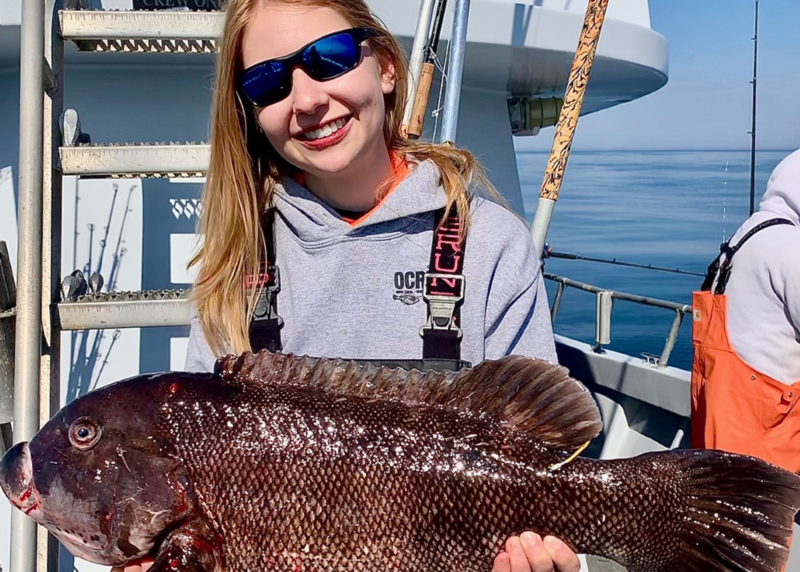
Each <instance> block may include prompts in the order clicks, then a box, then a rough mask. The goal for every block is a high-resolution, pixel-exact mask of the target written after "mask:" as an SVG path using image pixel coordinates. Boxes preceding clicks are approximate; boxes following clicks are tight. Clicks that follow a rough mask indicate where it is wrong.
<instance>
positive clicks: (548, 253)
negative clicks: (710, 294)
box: [544, 247, 705, 278]
mask: <svg viewBox="0 0 800 572" xmlns="http://www.w3.org/2000/svg"><path fill="white" fill-rule="evenodd" d="M544 256H545V258H561V259H564V260H583V261H585V262H599V263H601V264H613V265H614V266H628V267H630V268H641V269H642V270H657V271H659V272H670V273H672V274H684V275H686V276H699V277H701V278H703V277H705V274H700V273H698V272H689V271H688V270H681V269H680V268H664V267H663V266H653V265H652V264H637V263H635V262H623V261H621V260H617V259H616V258H612V259H610V260H609V259H607V258H593V257H591V256H579V255H577V254H568V253H566V252H554V251H553V250H550V248H549V247H548V248H546V249H545V251H544Z"/></svg>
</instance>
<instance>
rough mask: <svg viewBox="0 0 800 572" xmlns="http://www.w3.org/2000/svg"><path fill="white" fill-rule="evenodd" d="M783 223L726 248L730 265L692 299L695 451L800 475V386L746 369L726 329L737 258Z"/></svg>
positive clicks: (716, 266) (717, 270)
mask: <svg viewBox="0 0 800 572" xmlns="http://www.w3.org/2000/svg"><path fill="white" fill-rule="evenodd" d="M779 220H780V219H776V220H774V221H768V222H769V223H771V224H767V223H764V224H762V225H759V226H758V227H756V228H755V229H753V231H751V232H750V233H748V235H746V236H745V237H743V239H742V240H741V241H740V242H739V244H737V245H736V247H734V248H730V247H728V248H727V250H726V247H727V245H725V246H723V252H724V253H726V254H727V259H726V260H725V261H724V262H723V263H722V265H720V264H719V262H718V261H719V259H717V261H715V264H712V266H711V267H710V268H709V276H708V277H707V278H706V282H705V283H704V284H703V291H700V292H695V293H694V296H693V300H692V306H693V328H692V343H693V345H694V363H693V365H692V423H691V427H692V438H691V441H692V447H694V448H703V449H721V450H723V451H728V452H732V453H740V454H743V455H751V456H753V457H758V458H760V459H763V460H765V461H768V462H770V463H772V464H774V465H778V466H779V467H783V468H784V469H787V470H789V471H792V472H794V473H798V472H800V407H798V401H799V400H800V381H798V382H796V383H793V384H791V385H786V384H784V383H781V382H779V381H778V380H776V379H773V378H771V377H770V376H768V375H766V374H764V373H761V372H760V371H757V370H755V369H753V368H752V367H750V366H749V365H747V364H746V363H745V362H744V361H743V360H742V358H740V357H739V356H738V355H737V353H736V351H734V349H733V348H732V347H731V343H730V340H729V339H728V328H727V324H728V319H727V310H728V308H727V302H728V300H727V296H726V295H725V286H726V285H727V278H728V276H729V275H730V267H731V260H732V258H733V255H734V254H735V253H736V251H737V250H738V249H739V247H740V246H741V245H742V244H743V243H744V242H745V241H746V239H748V238H750V236H752V235H753V234H755V232H758V231H759V230H762V229H763V228H766V227H768V226H773V225H775V224H785V223H788V221H785V223H784V222H783V221H781V222H778V221H779ZM712 272H713V276H712ZM714 276H717V287H716V288H715V289H714V291H713V292H712V291H711V290H710V289H711V282H713V280H714Z"/></svg>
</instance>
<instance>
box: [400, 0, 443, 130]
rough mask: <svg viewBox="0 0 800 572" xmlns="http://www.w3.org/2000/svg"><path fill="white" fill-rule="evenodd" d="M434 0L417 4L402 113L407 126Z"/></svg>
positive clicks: (431, 17) (412, 106) (409, 120)
mask: <svg viewBox="0 0 800 572" xmlns="http://www.w3.org/2000/svg"><path fill="white" fill-rule="evenodd" d="M435 1H436V0H422V3H421V4H420V6H419V18H418V19H417V31H416V33H415V34H414V44H413V46H411V58H410V59H409V66H408V100H407V101H406V110H405V113H404V114H403V126H404V128H406V129H407V128H408V124H409V123H410V122H411V113H412V112H413V111H414V99H415V98H416V95H417V84H418V82H419V74H420V73H421V72H422V61H423V60H424V59H425V44H426V43H428V34H429V33H430V30H431V20H432V19H433V7H434V3H435Z"/></svg>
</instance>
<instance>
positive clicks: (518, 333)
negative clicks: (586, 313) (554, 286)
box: [486, 269, 558, 363]
mask: <svg viewBox="0 0 800 572" xmlns="http://www.w3.org/2000/svg"><path fill="white" fill-rule="evenodd" d="M487 317H488V316H487ZM487 325H488V326H489V327H488V329H487V331H486V359H498V358H500V357H502V356H504V355H510V354H514V355H522V356H528V357H534V358H541V359H546V360H548V361H551V362H553V363H556V362H557V361H558V358H557V357H556V348H555V341H554V340H553V327H552V325H551V323H550V309H549V306H548V303H547V291H546V290H545V288H544V279H543V278H542V275H541V272H540V271H539V270H538V269H537V270H536V274H535V276H534V278H533V280H531V281H530V282H529V283H527V284H526V285H524V286H523V287H522V288H520V289H519V290H518V291H517V292H515V293H513V294H512V295H511V296H509V297H507V300H506V303H505V305H504V307H503V308H502V310H501V311H500V312H499V313H498V314H497V317H496V319H495V320H494V321H493V322H491V323H490V324H487Z"/></svg>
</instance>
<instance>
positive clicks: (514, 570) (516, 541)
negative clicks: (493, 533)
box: [506, 536, 535, 572]
mask: <svg viewBox="0 0 800 572" xmlns="http://www.w3.org/2000/svg"><path fill="white" fill-rule="evenodd" d="M506 553H507V554H508V558H509V560H510V561H511V562H510V563H511V572H532V571H531V564H530V562H529V561H528V557H527V555H526V554H525V551H524V550H523V548H522V542H521V541H520V538H519V536H512V537H511V538H509V539H508V540H506ZM533 572H535V571H533Z"/></svg>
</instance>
